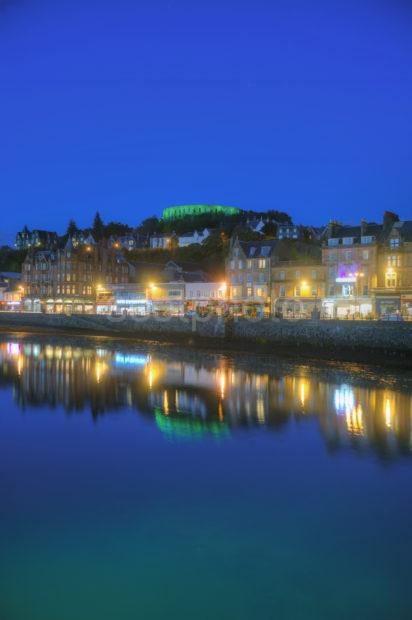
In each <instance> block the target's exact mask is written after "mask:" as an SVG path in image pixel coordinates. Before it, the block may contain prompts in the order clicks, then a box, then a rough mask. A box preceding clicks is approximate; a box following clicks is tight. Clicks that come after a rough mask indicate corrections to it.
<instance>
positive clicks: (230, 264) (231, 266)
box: [229, 260, 235, 269]
mask: <svg viewBox="0 0 412 620" xmlns="http://www.w3.org/2000/svg"><path fill="white" fill-rule="evenodd" d="M229 266H230V269H234V268H235V261H234V260H231V261H230V263H229Z"/></svg>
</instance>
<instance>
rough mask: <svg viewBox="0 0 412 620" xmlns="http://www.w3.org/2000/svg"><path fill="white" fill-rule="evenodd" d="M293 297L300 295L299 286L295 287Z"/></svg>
mask: <svg viewBox="0 0 412 620" xmlns="http://www.w3.org/2000/svg"><path fill="white" fill-rule="evenodd" d="M295 297H300V286H297V287H296V288H295Z"/></svg>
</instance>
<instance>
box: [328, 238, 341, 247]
mask: <svg viewBox="0 0 412 620" xmlns="http://www.w3.org/2000/svg"><path fill="white" fill-rule="evenodd" d="M328 245H329V246H330V245H339V239H334V238H332V239H328Z"/></svg>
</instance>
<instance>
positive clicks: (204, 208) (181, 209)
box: [162, 205, 241, 220]
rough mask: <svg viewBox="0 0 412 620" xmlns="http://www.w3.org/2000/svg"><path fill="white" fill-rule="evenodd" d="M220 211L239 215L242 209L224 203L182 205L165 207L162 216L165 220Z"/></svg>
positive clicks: (224, 213) (222, 213)
mask: <svg viewBox="0 0 412 620" xmlns="http://www.w3.org/2000/svg"><path fill="white" fill-rule="evenodd" d="M219 213H220V214H221V215H225V216H228V215H229V216H230V215H237V214H238V213H241V209H238V208H237V207H224V206H222V205H181V206H178V207H168V208H167V209H163V216H162V217H163V219H164V220H178V219H180V218H183V217H193V216H197V215H205V214H219Z"/></svg>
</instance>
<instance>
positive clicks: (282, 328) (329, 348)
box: [0, 312, 412, 366]
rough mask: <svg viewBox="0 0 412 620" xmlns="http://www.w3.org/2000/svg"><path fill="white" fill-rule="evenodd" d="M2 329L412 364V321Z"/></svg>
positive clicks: (185, 321) (39, 318)
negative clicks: (96, 335) (75, 333)
mask: <svg viewBox="0 0 412 620" xmlns="http://www.w3.org/2000/svg"><path fill="white" fill-rule="evenodd" d="M0 329H3V330H7V329H10V330H13V329H14V330H18V331H24V330H27V331H48V332H63V331H66V332H67V331H75V332H79V333H84V334H91V335H93V334H100V335H102V334H105V335H108V336H114V337H116V336H123V337H130V338H151V339H155V340H160V341H161V340H165V341H166V340H172V341H178V342H183V343H185V344H188V343H193V342H198V343H199V344H200V343H202V344H205V343H206V344H208V343H210V345H213V346H216V345H218V346H219V347H227V348H236V349H248V348H253V349H254V350H256V349H257V350H265V351H273V352H276V351H282V352H287V353H288V352H289V353H291V354H294V355H296V354H300V355H303V356H305V357H325V356H326V357H329V358H333V359H353V360H359V361H369V360H374V359H375V358H376V359H378V358H379V359H384V360H386V359H388V360H389V361H390V360H394V361H399V362H402V363H403V364H404V365H408V366H412V323H403V322H379V321H320V320H319V321H312V320H294V321H288V320H277V319H262V320H252V319H230V320H223V319H222V318H208V319H202V320H199V319H191V318H190V319H189V318H153V317H141V318H133V317H111V316H96V315H71V316H67V315H57V314H55V315H51V314H29V313H21V314H19V313H8V312H7V313H0Z"/></svg>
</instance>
